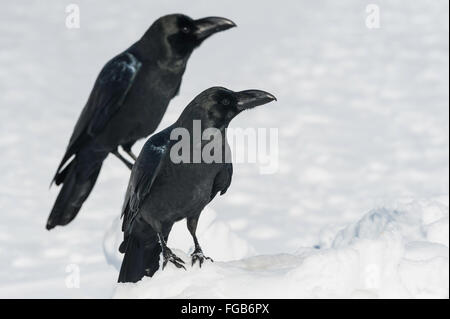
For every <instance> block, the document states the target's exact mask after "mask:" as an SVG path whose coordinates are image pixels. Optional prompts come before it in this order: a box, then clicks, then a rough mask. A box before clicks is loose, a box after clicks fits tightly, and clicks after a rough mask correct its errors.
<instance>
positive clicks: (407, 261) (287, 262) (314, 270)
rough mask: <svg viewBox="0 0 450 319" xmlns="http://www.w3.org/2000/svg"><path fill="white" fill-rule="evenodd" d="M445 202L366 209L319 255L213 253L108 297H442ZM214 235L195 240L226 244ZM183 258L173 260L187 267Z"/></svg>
mask: <svg viewBox="0 0 450 319" xmlns="http://www.w3.org/2000/svg"><path fill="white" fill-rule="evenodd" d="M441 201H442V202H441ZM446 202H448V198H445V199H442V198H441V199H436V200H428V201H414V200H413V201H411V200H403V201H401V202H400V203H396V204H395V205H393V207H391V208H378V209H373V210H371V211H370V212H368V213H367V214H365V215H364V216H363V217H362V218H361V219H360V220H359V221H357V222H356V223H352V224H350V225H349V226H347V227H346V228H344V229H342V230H341V231H339V232H338V233H337V234H335V236H334V239H333V241H332V242H331V244H330V245H329V246H324V247H321V249H314V248H310V247H305V248H301V249H299V250H298V251H297V252H295V253H293V254H272V255H258V256H251V257H247V258H242V259H240V260H234V261H233V260H232V261H229V260H230V259H228V258H223V257H222V256H220V250H216V249H214V250H211V251H212V252H214V253H215V252H218V253H219V257H218V258H217V259H218V260H216V261H215V262H214V263H208V262H206V263H205V264H204V266H203V267H202V268H201V269H200V268H199V267H198V265H196V266H194V267H192V268H191V267H188V269H187V271H186V272H185V271H182V270H180V269H177V268H176V267H175V266H170V267H168V268H166V269H165V270H164V271H159V272H157V273H156V274H155V275H154V276H153V277H152V278H144V279H143V280H141V281H140V282H138V283H137V284H132V283H128V284H120V285H118V287H117V289H116V291H115V294H114V297H115V298H448V289H449V278H448V277H449V266H448V255H449V254H448V205H447V204H446ZM430 212H431V214H434V217H432V218H430ZM208 213H209V212H208ZM431 225H440V227H442V228H443V229H444V230H443V229H441V228H440V227H438V228H437V229H438V232H437V233H438V237H437V238H436V237H435V235H436V234H435V233H434V232H433V231H431V232H430V231H429V229H430V228H429V227H430V226H431ZM445 229H446V230H445ZM442 230H443V231H442ZM222 236H223V233H214V234H210V235H209V236H208V234H202V237H203V238H202V239H203V241H205V242H208V243H209V242H214V241H220V242H225V241H227V240H228V239H229V235H228V234H226V235H225V236H224V237H222ZM436 239H437V240H436ZM178 241H179V238H177V240H175V241H173V242H172V244H175V242H178ZM180 243H181V242H180ZM174 247H178V246H174ZM214 248H216V247H214ZM217 248H218V247H217ZM227 249H233V247H232V246H231V247H227ZM191 250H192V248H191ZM184 251H186V250H181V251H180V250H176V254H177V255H178V256H179V257H181V258H182V259H183V260H185V262H186V263H189V261H190V258H189V256H188V255H186V253H184ZM205 251H206V252H207V251H209V250H205ZM214 257H215V256H214ZM220 260H228V261H220Z"/></svg>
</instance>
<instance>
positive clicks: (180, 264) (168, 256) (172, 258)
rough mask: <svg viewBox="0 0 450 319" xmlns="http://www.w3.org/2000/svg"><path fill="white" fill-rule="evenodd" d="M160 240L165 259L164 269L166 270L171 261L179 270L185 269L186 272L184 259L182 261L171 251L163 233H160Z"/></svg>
mask: <svg viewBox="0 0 450 319" xmlns="http://www.w3.org/2000/svg"><path fill="white" fill-rule="evenodd" d="M158 240H159V244H160V245H161V250H162V254H163V258H164V261H163V266H162V268H163V269H164V268H165V267H166V265H167V263H168V262H169V261H170V262H171V263H172V264H174V265H175V266H176V267H177V268H183V269H184V270H186V268H185V267H184V266H183V264H184V261H183V259H181V258H180V257H178V256H177V255H175V254H174V253H173V252H172V251H171V250H170V248H169V247H167V245H166V241H165V240H164V236H163V235H162V234H161V233H158Z"/></svg>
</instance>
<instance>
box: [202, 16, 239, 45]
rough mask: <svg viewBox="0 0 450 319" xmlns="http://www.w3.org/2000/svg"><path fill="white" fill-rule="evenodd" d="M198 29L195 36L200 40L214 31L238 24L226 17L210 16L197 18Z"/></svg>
mask: <svg viewBox="0 0 450 319" xmlns="http://www.w3.org/2000/svg"><path fill="white" fill-rule="evenodd" d="M195 25H196V27H197V30H196V31H195V36H196V37H197V39H198V40H199V41H203V40H205V39H206V38H208V37H209V36H211V35H213V34H214V33H217V32H220V31H225V30H228V29H230V28H233V27H235V26H236V24H235V23H234V22H233V21H231V20H229V19H226V18H220V17H208V18H203V19H198V20H195Z"/></svg>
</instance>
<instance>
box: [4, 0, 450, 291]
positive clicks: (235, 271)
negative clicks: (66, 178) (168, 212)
mask: <svg viewBox="0 0 450 319" xmlns="http://www.w3.org/2000/svg"><path fill="white" fill-rule="evenodd" d="M69 3H71V2H68V1H56V0H54V1H20V2H19V1H4V3H2V10H1V11H0V35H1V37H0V148H1V150H2V154H1V157H0V172H1V175H0V209H1V223H0V297H3V298H13V297H26V298H36V297H39V298H50V297H54V298H55V297H56V298H71V297H94V298H108V297H118V298H121V297H125V298H127V297H138V298H146V297H150V298H159V297H183V298H185V297H186V298H187V297H192V298H195V297H212V298H216V297H219V298H225V297H237V298H241V297H274V298H278V297H289V298H316V297H317V298H330V297H331V298H332V297H343V298H347V297H354V298H366V297H368V298H403V297H406V298H422V297H425V298H448V297H449V277H448V276H449V265H448V253H449V249H448V247H449V219H448V218H449V217H448V216H449V215H448V212H449V197H448V193H449V179H448V173H449V142H448V130H449V120H448V116H449V104H448V98H449V94H448V92H449V91H448V85H449V83H448V67H449V45H448V35H449V25H448V23H449V19H448V1H446V0H435V1H425V0H421V1H406V0H404V1H381V0H378V1H373V3H376V4H378V5H379V8H380V14H381V28H379V29H368V28H367V27H366V25H365V20H366V17H367V13H366V11H365V9H366V6H367V5H368V4H369V3H371V2H369V1H356V0H355V1H276V2H274V1H189V2H187V1H181V0H177V1H147V0H140V1H128V2H124V1H106V0H102V1H95V3H94V2H92V1H87V0H83V1H74V3H76V4H78V5H79V7H80V11H81V12H80V14H81V20H80V22H81V28H80V29H68V28H66V26H65V19H66V13H65V7H66V5H68V4H69ZM174 12H182V13H186V14H189V15H191V16H192V17H194V18H200V17H204V16H211V15H217V16H224V17H227V18H230V19H232V20H233V21H235V22H236V23H237V24H238V28H235V29H232V30H229V31H226V32H223V33H220V34H218V35H216V36H214V37H212V38H210V39H208V40H207V41H206V42H205V43H204V44H203V45H202V46H201V48H199V49H198V50H197V51H195V52H194V54H193V55H192V57H191V59H190V61H189V65H188V68H187V71H186V74H185V76H184V78H183V83H182V86H181V91H180V95H179V96H178V97H176V98H175V99H173V101H172V102H171V104H170V106H169V110H168V112H167V113H166V115H165V117H164V119H163V122H162V123H161V125H160V128H164V127H166V126H167V125H169V124H171V123H172V122H173V121H174V120H175V119H176V118H177V116H178V115H179V114H180V112H181V110H182V109H183V108H184V106H185V105H186V104H187V103H188V102H189V101H190V100H191V99H192V98H193V97H194V96H195V95H196V94H198V93H199V92H201V91H202V90H203V89H205V88H208V87H210V86H213V85H222V86H226V87H229V88H230V89H234V90H242V89H247V88H260V89H264V90H267V91H269V92H271V93H273V94H274V95H276V96H277V98H278V102H276V103H271V104H269V105H265V106H262V107H259V108H257V109H254V110H252V111H251V112H245V113H244V114H241V115H240V116H239V117H238V118H236V119H235V120H234V122H233V123H232V126H233V127H243V128H247V127H255V128H257V127H265V128H270V127H276V128H278V129H279V170H278V172H277V173H275V174H272V175H261V174H259V169H258V165H256V164H246V165H243V164H240V165H235V170H234V176H233V182H232V185H231V187H230V189H229V190H228V192H227V194H226V195H224V196H222V197H217V198H216V199H215V200H214V202H213V203H212V204H211V205H209V206H208V208H207V209H206V210H205V211H204V213H203V214H202V217H201V219H200V225H199V240H200V243H201V244H202V246H203V248H204V252H205V254H206V255H208V256H211V257H212V258H213V259H215V261H216V262H215V263H213V264H210V263H207V264H205V265H204V267H202V269H198V267H195V268H190V267H189V268H188V270H187V271H183V270H178V269H174V268H173V267H172V266H169V267H168V268H167V269H166V270H164V271H163V272H158V273H156V274H155V276H154V277H153V278H145V279H144V280H142V281H141V282H139V283H138V284H124V285H120V286H118V285H117V284H116V280H117V275H118V271H117V269H116V267H117V266H118V265H119V264H120V259H118V258H119V257H118V254H117V253H116V249H117V244H118V241H119V238H118V235H119V233H117V231H116V230H115V229H116V228H117V226H118V225H119V224H118V220H117V217H118V216H119V214H120V208H121V205H122V200H123V195H124V192H125V188H126V184H127V182H128V175H129V171H128V170H127V169H126V168H125V166H124V165H123V164H122V163H120V162H119V161H118V160H117V159H115V158H113V157H109V158H108V159H107V161H106V162H105V164H104V166H103V169H102V172H101V175H100V178H99V180H98V182H97V185H96V187H95V189H94V191H93V193H92V194H91V196H90V198H89V199H88V200H87V202H86V203H85V205H84V207H83V209H82V211H81V212H80V214H79V216H78V217H77V219H76V220H75V221H74V222H73V223H71V224H70V225H69V226H67V227H63V228H58V229H55V230H53V231H51V232H47V231H46V230H45V228H44V226H45V222H46V218H47V216H48V214H49V211H50V209H51V207H52V205H53V201H54V199H55V197H56V195H57V193H58V189H57V188H55V187H52V188H51V190H50V191H49V189H48V185H49V183H50V180H51V178H52V176H53V174H54V171H55V169H56V167H57V165H58V163H59V161H60V159H61V157H62V155H63V152H64V149H65V147H66V145H67V142H68V139H69V137H70V134H71V132H72V129H73V126H74V124H75V122H76V120H77V118H78V116H79V114H80V111H81V109H82V107H83V105H84V103H85V102H86V99H87V97H88V94H89V92H90V90H91V88H92V85H93V82H94V80H95V78H96V76H97V74H98V72H99V71H100V69H101V67H102V66H103V65H104V63H105V62H106V61H107V60H108V59H110V58H111V57H113V56H114V55H115V54H117V53H119V52H121V51H122V50H124V49H125V48H127V47H128V46H129V45H130V44H131V43H133V42H134V41H135V40H137V39H138V38H139V37H140V36H141V35H142V34H143V33H144V32H145V30H146V29H147V28H148V26H149V25H150V24H151V23H152V22H153V21H154V20H155V19H156V18H158V17H159V16H161V15H164V14H167V13H174ZM142 144H143V141H142V142H140V143H138V144H137V145H136V146H135V148H134V150H135V151H136V152H139V150H140V148H141V147H142ZM169 246H170V247H172V248H174V249H175V250H176V252H177V254H179V256H180V257H182V258H184V259H185V260H186V261H188V259H189V253H190V249H191V248H192V247H191V246H192V242H191V238H190V236H189V235H188V232H187V230H186V227H185V223H184V222H180V223H179V224H177V225H176V227H174V230H173V231H172V233H171V238H170V241H169ZM104 253H106V258H105V254H104ZM78 271H79V279H80V281H79V288H76V287H73V288H70V287H72V286H73V285H71V283H72V284H73V281H72V280H73V278H74V277H73V276H74V275H76V274H77V273H78ZM75 282H76V281H75ZM75 286H76V285H75Z"/></svg>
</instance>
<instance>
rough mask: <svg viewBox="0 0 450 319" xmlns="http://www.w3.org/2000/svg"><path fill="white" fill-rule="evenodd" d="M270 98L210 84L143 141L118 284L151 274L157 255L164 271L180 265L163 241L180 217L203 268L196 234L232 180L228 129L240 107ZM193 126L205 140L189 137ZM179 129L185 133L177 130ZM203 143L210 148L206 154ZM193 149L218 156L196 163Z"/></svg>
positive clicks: (126, 214) (126, 209) (126, 207)
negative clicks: (206, 209) (204, 212)
mask: <svg viewBox="0 0 450 319" xmlns="http://www.w3.org/2000/svg"><path fill="white" fill-rule="evenodd" d="M273 100H276V98H275V97H274V96H273V95H272V94H270V93H267V92H264V91H260V90H246V91H240V92H234V91H231V90H229V89H226V88H223V87H212V88H209V89H207V90H205V91H203V92H202V93H200V94H199V95H198V96H197V97H196V98H195V99H194V100H193V101H192V102H191V103H189V105H188V106H187V107H186V108H185V109H184V111H183V112H182V113H181V115H180V117H179V118H178V120H177V121H176V122H175V123H174V124H173V125H171V126H169V127H168V128H166V129H164V130H163V131H161V132H159V133H157V134H155V135H153V136H151V137H150V138H149V139H148V140H147V141H146V143H145V145H144V147H143V148H142V151H141V153H140V154H139V157H138V158H137V160H136V163H135V165H134V166H133V169H132V171H131V176H130V181H129V184H128V188H127V192H126V195H125V201H124V204H123V207H122V217H123V221H122V231H123V233H124V240H123V242H122V243H121V245H120V247H119V251H120V252H121V253H125V256H124V258H123V261H122V266H121V269H120V274H119V278H118V281H119V282H137V281H139V280H140V279H142V278H143V277H144V276H152V275H153V274H154V273H155V272H156V271H157V270H158V269H159V260H160V254H161V253H162V257H163V262H162V268H163V269H164V267H165V266H166V265H167V263H168V262H169V261H170V262H171V263H173V264H174V265H175V266H176V267H178V268H184V265H183V263H184V261H183V260H182V259H181V258H179V257H177V256H176V255H175V254H174V253H173V252H172V251H171V250H170V249H169V248H168V247H167V245H166V242H167V240H168V236H169V233H170V230H171V228H172V226H173V224H174V223H175V222H176V221H179V220H181V219H184V218H186V222H187V228H188V230H189V232H190V234H191V235H192V238H193V240H194V247H195V249H194V252H193V253H192V255H191V258H192V266H193V265H194V264H195V262H196V261H198V262H199V266H200V267H201V265H202V263H203V262H204V261H205V260H207V259H208V260H211V259H210V258H209V257H205V256H204V255H203V252H202V249H201V247H200V244H199V243H198V240H197V237H196V234H195V233H196V228H197V222H198V220H199V217H200V213H201V212H202V210H203V208H204V207H205V206H206V205H207V204H208V203H209V202H211V201H212V200H213V199H214V197H215V196H216V195H217V193H219V192H220V194H221V195H223V194H224V193H225V192H226V191H227V189H228V187H229V186H230V183H231V178H232V175H233V166H232V163H231V160H230V158H231V157H230V155H229V154H230V149H229V146H228V143H227V141H226V133H225V131H226V128H227V127H228V125H229V123H230V121H231V120H232V119H233V118H234V117H235V116H236V115H237V114H239V113H241V112H242V111H244V110H247V109H250V108H253V107H255V106H258V105H262V104H266V103H269V102H271V101H273ZM196 125H197V126H196ZM196 127H198V128H199V130H200V131H201V132H203V135H205V133H206V132H207V131H209V135H208V136H209V138H208V137H206V138H205V139H203V138H202V140H198V139H195V138H192V136H195V132H194V130H195V128H196ZM211 129H212V131H211ZM180 130H183V131H184V132H187V133H188V134H180V133H179V132H180ZM186 135H188V136H189V139H188V145H189V147H188V148H186V147H185V148H184V149H183V148H182V147H180V143H182V142H183V143H184V144H181V145H185V144H186V140H183V136H184V137H185V138H186ZM180 137H181V139H180ZM218 137H220V138H218ZM217 141H222V142H221V143H217ZM211 143H214V144H213V145H215V146H216V147H215V148H214V147H211ZM207 147H208V150H210V151H209V152H206V153H205V148H207ZM211 150H212V151H211ZM180 151H181V152H180ZM196 151H197V152H198V153H202V152H203V153H205V154H209V153H211V154H213V155H220V156H215V157H214V158H215V160H213V161H212V160H210V159H207V158H206V157H205V156H201V158H200V159H197V161H195V155H194V153H195V152H196ZM183 152H187V156H183V154H182V153H183ZM215 152H217V153H216V154H214V153H215ZM198 153H197V154H198ZM180 154H181V156H182V157H183V158H184V160H182V161H181V160H179V158H178V156H179V155H180Z"/></svg>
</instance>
